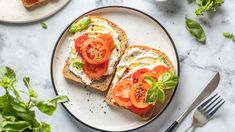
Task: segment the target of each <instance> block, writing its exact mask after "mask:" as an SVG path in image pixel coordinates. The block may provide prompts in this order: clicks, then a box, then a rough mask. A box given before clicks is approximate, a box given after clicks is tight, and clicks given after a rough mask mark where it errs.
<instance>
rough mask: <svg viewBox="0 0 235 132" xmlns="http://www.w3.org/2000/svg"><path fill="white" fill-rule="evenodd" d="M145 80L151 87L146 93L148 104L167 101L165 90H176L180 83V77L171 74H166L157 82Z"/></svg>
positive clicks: (149, 78) (145, 78)
mask: <svg viewBox="0 0 235 132" xmlns="http://www.w3.org/2000/svg"><path fill="white" fill-rule="evenodd" d="M144 80H145V81H146V82H147V83H148V84H149V85H150V86H151V87H150V88H149V90H148V91H147V93H146V102H147V103H153V102H155V101H156V100H159V101H160V102H161V103H163V102H164V101H165V92H164V90H165V89H171V88H174V87H175V86H176V85H177V83H178V77H177V76H176V75H175V74H173V73H170V72H166V73H164V74H162V75H161V76H159V77H158V81H157V82H155V81H154V79H153V78H151V77H144Z"/></svg>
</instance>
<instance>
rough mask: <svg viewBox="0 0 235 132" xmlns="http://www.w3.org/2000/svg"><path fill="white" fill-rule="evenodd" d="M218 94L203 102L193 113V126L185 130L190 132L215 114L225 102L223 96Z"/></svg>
mask: <svg viewBox="0 0 235 132" xmlns="http://www.w3.org/2000/svg"><path fill="white" fill-rule="evenodd" d="M219 98H220V96H218V94H215V95H214V96H213V97H211V98H209V99H208V100H207V101H205V102H204V103H202V104H201V105H200V106H199V107H198V108H197V109H196V110H195V112H194V114H193V121H192V124H191V126H190V127H189V128H188V129H186V130H185V132H188V131H189V130H190V129H191V128H192V127H193V126H203V125H205V124H206V123H207V122H208V121H209V120H210V118H211V117H212V116H213V115H214V114H215V112H216V111H217V110H218V109H219V108H220V107H221V106H222V105H223V104H224V103H225V101H224V100H223V98H220V99H219Z"/></svg>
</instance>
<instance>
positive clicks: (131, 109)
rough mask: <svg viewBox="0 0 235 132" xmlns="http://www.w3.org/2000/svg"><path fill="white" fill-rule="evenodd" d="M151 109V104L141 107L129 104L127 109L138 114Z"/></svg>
mask: <svg viewBox="0 0 235 132" xmlns="http://www.w3.org/2000/svg"><path fill="white" fill-rule="evenodd" d="M152 109H153V105H149V106H148V107H146V108H144V109H141V108H136V107H135V106H133V105H132V106H130V107H129V110H130V111H132V112H134V113H136V114H138V115H143V114H146V113H147V112H149V111H150V110H152Z"/></svg>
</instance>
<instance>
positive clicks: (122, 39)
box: [63, 16, 127, 91]
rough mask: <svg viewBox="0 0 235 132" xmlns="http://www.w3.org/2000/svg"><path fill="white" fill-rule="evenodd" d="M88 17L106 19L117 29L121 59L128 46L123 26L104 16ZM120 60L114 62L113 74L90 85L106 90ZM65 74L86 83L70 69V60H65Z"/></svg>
mask: <svg viewBox="0 0 235 132" xmlns="http://www.w3.org/2000/svg"><path fill="white" fill-rule="evenodd" d="M88 17H90V18H98V19H102V20H104V21H106V22H107V23H108V25H109V26H110V27H112V28H113V30H114V31H116V32H117V33H118V34H119V36H118V39H119V41H120V45H121V55H120V57H119V59H118V61H119V60H120V58H121V56H122V54H123V53H124V51H125V49H126V46H127V36H126V33H125V32H124V31H123V30H122V29H121V28H119V27H118V26H117V25H116V24H114V23H113V22H111V21H109V20H108V19H106V18H103V17H101V16H88ZM81 19H82V18H81ZM79 20H80V19H78V20H77V21H79ZM118 61H117V62H116V63H115V64H114V67H113V68H114V70H113V73H112V74H111V75H106V76H103V77H102V78H101V79H99V80H93V81H92V83H91V84H90V85H89V87H91V88H94V89H97V90H99V91H106V90H107V89H108V88H109V85H110V83H111V81H112V78H113V76H114V72H115V68H116V65H117V63H118ZM63 75H64V77H65V78H66V79H68V80H71V81H75V82H77V83H80V84H83V85H85V83H84V82H83V81H82V79H81V78H79V77H77V76H76V75H74V74H73V73H72V72H71V71H70V70H69V61H68V60H66V62H65V65H64V68H63Z"/></svg>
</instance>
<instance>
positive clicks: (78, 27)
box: [69, 17, 91, 33]
mask: <svg viewBox="0 0 235 132" xmlns="http://www.w3.org/2000/svg"><path fill="white" fill-rule="evenodd" d="M90 23H91V18H88V17H87V18H84V19H82V20H81V21H80V23H77V22H75V23H73V24H72V25H71V26H70V27H69V32H71V33H76V32H81V31H82V30H83V29H85V28H87V27H88V25H89V24H90Z"/></svg>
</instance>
